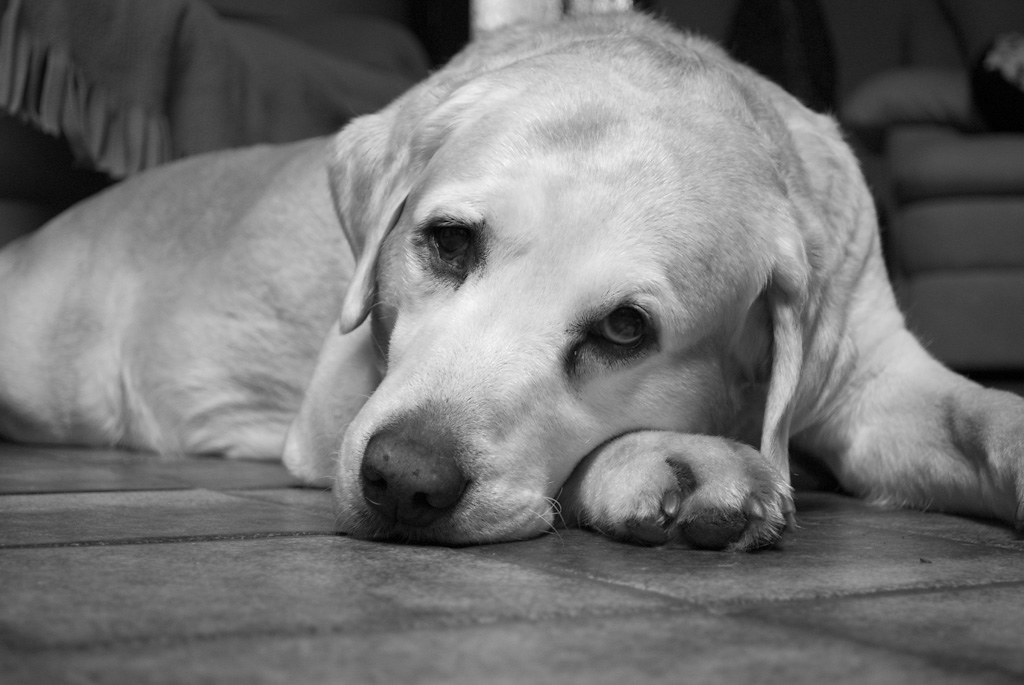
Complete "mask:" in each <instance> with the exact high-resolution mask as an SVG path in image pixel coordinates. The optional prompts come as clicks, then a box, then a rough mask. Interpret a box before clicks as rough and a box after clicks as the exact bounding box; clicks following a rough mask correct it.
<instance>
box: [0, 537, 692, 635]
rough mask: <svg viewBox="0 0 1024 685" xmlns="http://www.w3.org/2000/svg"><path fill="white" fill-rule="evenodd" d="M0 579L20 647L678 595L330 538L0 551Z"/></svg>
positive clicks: (439, 620) (589, 608) (436, 622)
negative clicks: (641, 591)
mask: <svg viewBox="0 0 1024 685" xmlns="http://www.w3.org/2000/svg"><path fill="white" fill-rule="evenodd" d="M0 578H3V579H4V582H3V583H0V635H2V636H4V640H5V642H6V643H7V645H8V646H15V647H19V648H20V649H33V648H40V647H66V648H75V649H82V648H89V647H90V646H95V645H103V644H108V643H110V642H112V641H124V640H154V639H171V638H181V637H183V636H184V637H188V638H190V639H209V638H214V637H216V636H220V635H224V634H241V635H267V634H275V633H282V632H283V633H292V634H293V633H308V632H317V631H324V630H335V631H355V632H362V631H366V630H377V631H380V630H400V629H407V628H415V627H418V626H424V627H437V626H444V625H448V624H453V623H454V624H460V623H466V622H473V623H489V622H493V621H495V620H497V619H499V618H504V619H508V618H518V619H541V618H545V617H553V616H563V615H568V616H572V615H601V614H603V613H608V612H610V611H629V612H637V611H641V610H645V611H653V610H656V609H659V608H663V607H664V606H666V605H675V604H678V603H676V602H673V601H672V600H668V599H666V598H663V597H657V596H651V595H646V594H644V593H639V592H636V591H634V590H632V589H629V588H623V587H616V586H613V585H608V584H605V583H601V582H592V581H586V580H583V579H580V578H578V577H569V576H565V575H561V574H553V573H547V572H545V571H541V570H538V569H533V568H529V567H520V566H516V565H514V564H508V563H504V562H501V561H493V560H490V559H484V558H481V557H480V556H478V555H474V554H470V553H467V552H466V551H465V550H452V549H445V548H439V547H409V546H397V545H392V544H382V543H370V542H362V541H358V540H352V539H349V538H342V537H338V536H317V537H296V538H275V539H256V540H244V541H210V542H182V543H172V544H162V545H116V546H94V547H62V548H33V549H8V550H0Z"/></svg>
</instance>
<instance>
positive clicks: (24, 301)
mask: <svg viewBox="0 0 1024 685" xmlns="http://www.w3.org/2000/svg"><path fill="white" fill-rule="evenodd" d="M325 165H326V166H327V167H328V168H329V174H324V173H323V171H322V169H323V167H324V166H325ZM339 219H340V223H341V229H343V230H339V227H338V223H339ZM346 238H347V240H348V245H350V246H351V252H354V253H355V254H356V255H357V259H356V260H353V259H352V258H351V256H350V254H351V252H350V250H349V248H348V247H346V244H345V239H346ZM339 310H340V311H341V317H340V321H341V328H342V329H343V331H345V335H341V333H339V331H338V329H337V326H336V325H335V322H336V321H337V320H338V311H339ZM371 310H372V314H373V315H372V316H371V317H369V319H370V320H369V321H366V322H365V323H364V319H367V316H368V314H369V313H370V312H371ZM0 317H2V319H0V321H2V324H0V325H2V328H0V433H2V434H3V435H5V436H7V437H10V438H13V439H17V440H25V441H48V442H71V443H85V444H122V445H126V446H130V447H137V448H144V449H159V450H183V451H201V452H223V453H227V454H229V455H248V456H268V457H271V456H277V455H279V454H280V453H281V452H282V450H283V452H284V458H285V462H286V463H287V464H288V465H289V467H290V468H291V469H292V470H293V471H294V472H295V473H297V474H298V475H300V476H301V477H303V478H305V479H307V480H308V481H310V482H333V484H334V488H335V496H336V500H337V503H338V507H339V514H340V517H339V520H340V521H341V527H342V529H343V530H345V531H347V532H350V533H353V534H356V535H361V536H366V537H404V538H412V539H421V540H430V541H436V542H443V543H468V542H480V541H490V540H500V539H512V538H520V537H527V536H530V535H534V534H537V533H539V532H541V531H543V530H546V529H548V528H549V527H550V526H551V525H553V523H555V522H556V518H557V517H558V516H559V515H561V516H563V517H564V518H566V519H567V520H569V521H571V522H572V521H574V522H577V523H581V524H584V525H590V526H592V527H595V528H598V529H601V530H604V531H607V532H610V533H612V534H615V535H617V536H620V537H625V538H631V539H637V540H642V541H648V542H660V541H664V540H667V539H669V538H671V537H673V536H675V535H677V534H678V535H681V536H683V537H685V538H686V539H688V540H689V541H690V542H692V543H694V544H698V545H702V546H711V547H721V546H730V547H732V548H739V549H744V548H751V547H756V546H759V545H763V544H767V543H770V542H772V541H774V540H775V539H776V538H777V537H778V535H779V534H780V533H781V531H782V529H783V527H784V526H785V523H786V520H787V518H789V516H790V514H791V511H792V509H791V499H790V489H789V485H788V476H789V473H788V456H787V455H788V446H789V441H790V439H791V438H792V439H793V441H794V442H795V443H796V444H797V445H798V446H799V447H800V448H801V449H802V450H803V451H805V452H808V453H810V454H813V455H815V456H817V457H819V458H821V459H822V460H824V461H825V462H826V464H827V465H828V466H829V467H830V468H831V470H832V471H833V472H834V473H835V475H836V476H837V477H838V479H839V480H840V482H841V483H842V484H843V485H844V486H845V487H846V488H848V489H849V490H851V491H853V492H856V493H858V494H861V495H864V496H867V497H870V498H873V499H876V500H881V501H887V502H890V503H896V504H901V505H909V506H918V507H931V508H936V509H942V510H947V511H954V512H960V513H965V514H976V515H983V516H994V517H998V518H1000V519H1003V520H1005V521H1008V522H1011V523H1015V524H1016V525H1018V526H1020V525H1021V524H1022V520H1024V509H1022V506H1024V401H1021V400H1020V399H1018V398H1016V397H1015V396H1012V395H1009V394H1005V393H1000V392H996V391H991V390H985V389H982V388H981V387H979V386H977V385H975V384H973V383H971V382H969V381H967V380H966V379H964V378H961V377H960V376H957V375H955V374H953V373H952V372H950V371H948V370H946V369H945V368H943V367H942V366H941V365H940V364H938V363H937V362H936V361H934V360H933V359H932V358H931V357H929V356H928V355H927V353H926V352H925V351H924V350H923V349H922V348H921V347H920V345H919V344H918V343H917V341H916V340H915V339H914V338H913V337H912V336H911V335H910V334H909V333H908V332H907V331H906V330H905V327H904V323H903V319H902V317H901V315H900V313H899V312H898V310H897V307H896V304H895V301H894V299H893V295H892V291H891V288H890V286H889V284H888V281H887V280H886V275H885V271H884V267H883V264H882V260H881V256H880V252H879V247H878V232H877V225H876V219H875V214H874V208H873V206H872V202H871V199H870V196H869V194H868V192H867V190H866V188H865V185H864V181H863V179H862V178H861V176H860V173H859V170H858V168H857V163H856V161H855V159H854V157H853V156H852V154H851V153H850V151H849V149H848V148H847V146H846V145H845V144H844V143H843V141H842V139H841V137H840V135H839V133H838V132H837V130H836V127H835V125H834V124H833V122H832V121H831V120H830V119H828V118H826V117H823V116H819V115H816V114H814V113H812V112H810V111H808V110H807V109H805V108H804V107H802V106H801V105H799V104H798V103H797V102H796V101H795V100H793V99H792V98H791V97H790V96H788V95H786V94H785V93H784V92H783V91H781V90H780V89H779V88H777V87H776V86H774V85H772V84H771V83H769V82H767V81H765V80H764V79H762V78H760V77H758V76H756V75H754V74H753V73H752V72H750V71H749V70H747V69H745V68H743V67H740V66H739V65H736V64H735V63H733V62H731V61H730V60H729V59H728V58H727V57H726V56H725V55H724V54H723V53H722V52H720V51H719V50H718V49H717V48H715V47H713V46H711V45H709V44H707V43H705V42H703V41H701V40H699V39H696V38H691V37H684V36H681V35H679V34H677V33H674V32H672V31H670V30H668V29H666V28H665V27H663V26H661V25H660V24H657V23H655V22H653V21H651V20H648V19H646V18H643V17H640V16H634V15H617V16H613V17H601V18H592V19H587V20H582V21H578V22H574V23H571V24H563V25H558V26H556V27H554V28H550V27H549V28H541V27H530V28H519V29H514V30H509V31H506V32H505V33H504V34H503V35H502V36H500V37H495V38H492V39H490V40H486V41H482V42H480V43H478V44H477V45H475V46H473V47H471V48H469V49H467V51H465V52H464V53H463V54H462V55H460V56H459V57H457V58H456V59H455V60H453V62H452V63H451V64H450V65H449V66H447V67H446V68H445V69H443V70H441V71H440V72H438V73H437V74H435V75H434V76H432V77H431V78H430V79H428V80H427V81H426V82H424V83H423V84H421V85H419V86H417V87H415V88H414V89H412V90H411V91H410V92H409V93H407V94H406V95H404V96H403V97H402V98H400V99H399V100H397V101H396V102H395V103H393V104H392V105H390V106H389V107H388V108H386V109H385V110H383V111H382V112H380V113H379V114H375V115H371V116H368V117H363V118H361V119H358V120H356V121H355V122H353V123H352V124H350V125H349V127H347V128H346V129H345V130H344V131H342V133H340V134H339V135H338V136H337V137H336V138H335V139H334V140H333V141H330V142H329V141H311V142H307V143H302V144H297V145H293V146H287V147H283V148H257V149H253V150H248V151H241V152H228V153H223V154H216V155H211V156H206V157H201V158H196V159H193V160H188V161H185V162H183V163H179V164H176V165H172V166H170V167H167V168H165V169H161V170H156V171H154V172H151V173H148V174H144V175H142V176H140V177H138V178H136V179H134V180H131V181H129V182H127V183H124V184H122V185H121V186H119V187H117V188H115V189H114V190H113V191H111V192H108V193H106V194H104V195H102V196H100V197H97V198H95V199H92V200H90V201H88V202H86V203H84V204H83V205H80V206H79V207H77V208H75V209H73V210H72V211H71V212H70V213H68V214H65V215H64V216H62V217H60V218H58V219H57V220H55V221H54V222H53V223H52V224H51V225H50V226H48V227H46V228H44V229H43V230H42V231H41V232H40V233H39V234H37V235H36V236H33V237H31V238H29V239H27V240H23V241H20V242H18V243H16V244H14V245H11V246H10V247H8V248H6V249H5V251H4V252H3V253H0ZM325 336H326V338H325ZM321 343H322V347H321ZM296 413H297V416H296ZM293 416H295V417H296V418H295V420H294V422H292V418H293ZM289 424H291V428H290V430H289V429H288V426H289ZM286 432H287V439H286ZM752 444H753V445H760V451H757V450H755V449H754V448H752V447H750V446H749V445H752Z"/></svg>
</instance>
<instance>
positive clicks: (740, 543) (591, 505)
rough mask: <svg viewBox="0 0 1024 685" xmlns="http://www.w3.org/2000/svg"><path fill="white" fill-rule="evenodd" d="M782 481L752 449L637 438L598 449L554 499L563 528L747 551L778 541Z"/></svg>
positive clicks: (651, 434)
mask: <svg viewBox="0 0 1024 685" xmlns="http://www.w3.org/2000/svg"><path fill="white" fill-rule="evenodd" d="M787 483H788V479H786V478H785V477H783V474H781V473H777V470H776V469H775V467H773V466H772V465H771V464H769V463H768V461H767V460H765V458H764V457H763V456H762V455H761V453H760V452H758V451H757V450H756V449H754V448H753V447H750V446H748V445H745V444H742V443H739V442H735V441H732V440H728V439H725V438H719V437H712V436H705V435H689V434H684V433H673V432H669V431H641V432H636V433H628V434H626V435H624V436H622V437H619V438H616V439H615V440H612V441H611V442H608V443H606V444H605V445H602V446H601V447H600V448H598V449H597V450H595V451H594V452H593V453H592V454H590V455H588V456H587V458H586V459H585V460H584V461H583V462H582V463H581V464H580V465H579V466H578V467H577V468H576V470H575V472H574V473H573V475H572V477H571V478H570V479H569V481H568V482H567V483H566V485H565V487H564V488H563V490H562V492H561V494H560V496H559V502H560V504H561V505H562V510H563V516H564V517H565V519H566V522H567V523H569V524H571V525H572V524H574V525H581V526H585V527H588V528H593V529H596V530H599V531H601V532H604V533H606V534H608V535H611V536H613V537H615V538H618V539H622V540H626V541H629V542H638V543H644V544H663V543H666V542H668V541H670V540H673V539H677V538H678V539H681V540H683V541H684V542H686V543H688V544H691V545H693V546H695V547H701V548H710V549H732V550H750V549H756V548H759V547H765V546H768V545H771V544H772V543H774V542H776V541H777V540H778V539H779V536H780V535H781V534H782V531H783V530H784V529H785V527H786V520H787V517H788V515H789V514H790V513H791V512H790V511H789V508H790V507H791V504H790V502H791V497H790V488H789V486H788V484H787Z"/></svg>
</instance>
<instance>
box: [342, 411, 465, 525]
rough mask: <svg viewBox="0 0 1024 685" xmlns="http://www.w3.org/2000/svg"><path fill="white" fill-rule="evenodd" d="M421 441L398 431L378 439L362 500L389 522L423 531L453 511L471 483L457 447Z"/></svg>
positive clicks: (368, 458) (367, 459)
mask: <svg viewBox="0 0 1024 685" xmlns="http://www.w3.org/2000/svg"><path fill="white" fill-rule="evenodd" d="M437 442H438V444H431V443H430V442H426V441H421V440H418V439H416V438H415V437H412V436H410V435H408V434H407V433H406V432H403V431H401V430H396V429H385V430H383V431H381V432H379V433H377V434H376V435H374V436H373V437H372V438H371V439H370V441H369V443H368V444H367V446H366V452H365V454H364V455H363V463H362V466H361V468H360V479H361V482H362V490H363V499H364V500H365V501H366V503H367V505H369V507H370V508H371V509H372V510H373V511H375V512H377V514H379V515H380V516H381V517H382V518H383V519H384V520H385V521H386V522H388V523H392V524H394V523H397V524H402V525H407V526H413V527H417V528H422V527H426V526H429V525H430V524H431V523H433V522H435V521H437V520H438V519H439V518H441V517H442V516H443V515H445V514H446V513H448V512H450V511H451V510H452V509H454V508H455V506H456V505H457V504H458V503H459V500H461V499H462V494H463V493H464V492H465V490H466V486H467V485H468V483H469V480H468V479H467V478H466V476H465V474H464V472H463V470H462V467H461V466H460V465H459V462H458V459H457V451H458V448H457V445H455V444H454V443H452V444H445V443H446V442H447V441H445V440H441V441H437Z"/></svg>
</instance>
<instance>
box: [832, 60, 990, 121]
mask: <svg viewBox="0 0 1024 685" xmlns="http://www.w3.org/2000/svg"><path fill="white" fill-rule="evenodd" d="M840 118H841V119H842V121H843V123H844V124H845V125H847V126H849V127H851V128H852V129H855V130H861V131H874V130H884V129H886V128H889V127H890V126H894V125H898V124H920V123H933V124H948V125H951V126H956V127H958V128H962V129H966V130H972V129H977V128H979V120H978V116H977V113H976V112H975V111H974V107H973V105H972V103H971V93H970V85H969V83H968V78H967V73H966V72H965V71H964V70H962V69H938V68H932V67H905V68H902V69H892V70H889V71H885V72H883V73H881V74H878V75H877V76H874V77H872V78H870V79H868V80H867V81H866V82H865V83H863V84H862V85H861V86H860V87H859V88H857V89H856V90H855V91H854V92H853V93H852V94H851V95H850V97H849V99H848V100H847V102H846V103H845V104H844V105H843V108H842V111H841V112H840Z"/></svg>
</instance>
